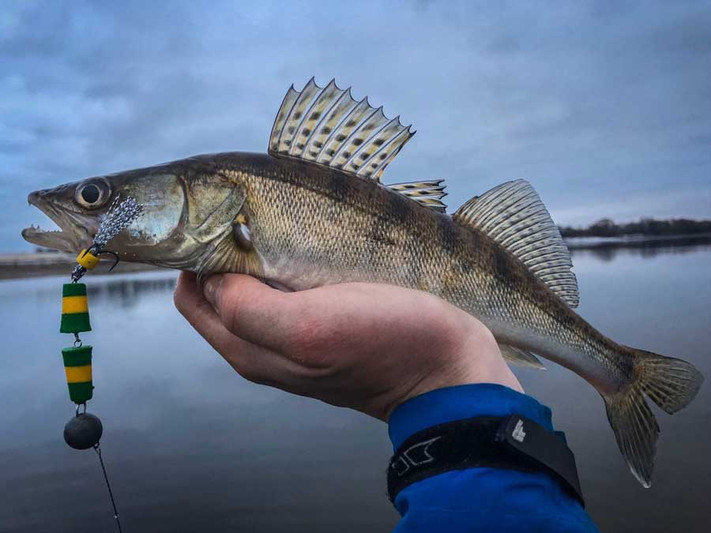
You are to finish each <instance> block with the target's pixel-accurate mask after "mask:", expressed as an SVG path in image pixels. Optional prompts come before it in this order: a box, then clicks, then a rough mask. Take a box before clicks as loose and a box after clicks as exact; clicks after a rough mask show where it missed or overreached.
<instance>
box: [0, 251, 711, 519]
mask: <svg viewBox="0 0 711 533" xmlns="http://www.w3.org/2000/svg"><path fill="white" fill-rule="evenodd" d="M574 253H575V270H576V273H577V275H578V279H579V281H580V289H581V307H580V309H579V311H580V313H581V314H582V315H583V316H584V317H585V318H586V319H588V320H589V321H590V322H591V323H592V324H593V325H594V326H596V327H598V328H600V329H601V330H602V331H604V332H605V333H606V334H608V335H610V336H611V337H612V338H614V339H615V340H618V341H619V342H623V343H625V344H629V345H633V346H638V347H640V348H645V349H650V350H653V351H657V352H660V353H665V354H668V355H674V356H679V357H683V358H685V359H688V360H690V361H692V362H693V363H694V364H696V365H697V366H698V367H699V369H700V370H701V371H702V372H703V373H704V374H706V375H707V376H708V375H710V374H711V358H710V357H709V353H708V346H710V345H711V329H710V328H709V327H708V326H709V323H711V309H710V308H709V305H708V302H709V301H711V268H709V266H711V247H709V246H708V245H707V244H703V245H702V244H699V243H698V242H697V243H687V244H686V245H680V244H679V243H674V244H673V245H669V244H668V243H664V245H663V246H657V247H654V248H650V247H649V246H641V247H632V248H619V247H617V248H614V249H610V248H604V249H597V248H596V249H593V250H587V249H586V250H576V251H575V252H574ZM601 254H604V255H601ZM650 258H654V260H650ZM681 273H683V275H680V274H681ZM175 279H176V273H174V272H170V271H156V272H148V273H143V274H138V275H121V276H115V275H111V276H92V275H90V276H89V277H88V278H87V286H88V288H89V291H90V302H91V303H90V305H91V309H92V323H93V326H94V331H92V332H90V333H87V334H86V336H85V337H86V340H87V342H89V343H91V344H93V345H94V347H95V361H94V382H95V386H96V387H97V388H96V390H95V397H94V400H92V402H91V404H90V410H91V411H94V412H95V413H97V414H99V415H100V416H101V418H102V420H103V421H104V425H105V437H104V440H103V444H102V445H103V447H104V450H105V457H106V459H107V466H108V468H109V470H110V473H111V475H112V478H113V484H114V490H115V492H116V495H117V498H118V501H119V505H120V508H121V511H122V522H123V524H124V528H125V530H126V531H131V532H134V533H136V532H146V533H147V532H151V533H154V532H159V531H166V532H168V531H169V532H171V533H175V532H183V531H184V532H194V531H250V532H251V531H254V532H257V533H262V532H267V531H309V532H317V531H334V530H336V529H337V530H338V531H340V532H341V533H348V532H350V531H353V532H356V531H387V530H389V529H391V528H392V527H393V526H394V524H395V523H396V521H397V516H396V513H395V512H394V511H393V509H392V508H391V506H390V504H389V502H388V501H387V499H386V498H385V497H384V477H383V471H384V468H385V465H386V464H387V460H388V457H389V455H390V452H391V449H390V446H389V443H388V440H387V434H386V428H385V426H384V425H383V424H382V423H380V422H377V421H375V420H371V419H369V418H367V417H365V416H363V415H360V414H358V413H355V412H352V411H348V410H343V409H336V408H333V407H330V406H326V405H325V404H322V403H319V402H316V401H313V400H309V399H306V398H301V397H296V396H291V395H288V394H285V393H282V392H280V391H277V390H274V389H269V388H265V387H261V386H257V385H254V384H251V383H248V382H246V381H244V380H242V379H240V378H239V377H238V376H236V375H235V374H234V373H233V372H232V370H231V369H230V368H229V366H228V365H227V364H226V363H224V361H222V360H221V359H220V358H219V357H217V356H216V355H215V354H214V352H213V351H212V349H211V348H210V347H209V346H208V345H207V344H206V343H205V342H204V341H203V340H202V339H201V338H200V337H199V336H198V335H197V334H196V333H195V332H194V331H192V330H191V329H190V328H189V327H188V326H187V324H186V323H185V321H184V320H183V319H182V317H180V315H179V314H178V313H177V312H176V311H175V309H174V308H173V305H172V297H171V292H172V290H173V287H174V284H175ZM65 281H66V276H62V277H55V278H35V279H26V280H9V281H3V282H0V324H2V327H3V330H2V332H3V339H4V340H3V354H2V357H3V372H2V373H0V403H1V404H2V405H4V406H6V408H5V409H3V410H0V428H2V431H0V530H2V531H3V533H5V532H15V533H29V532H31V531H32V532H34V531H71V532H72V533H84V532H86V533H89V532H92V533H93V532H95V531H112V528H113V527H114V525H113V523H112V517H111V514H110V512H109V509H110V508H109V503H108V500H107V496H106V494H105V492H104V486H103V485H102V483H103V481H102V479H101V475H100V471H99V470H98V465H97V463H96V458H95V457H94V456H93V454H91V453H89V454H88V455H85V454H83V453H82V452H75V451H73V450H70V449H68V448H67V447H66V445H65V444H64V442H63V441H62V437H61V431H62V426H63V424H64V422H65V421H66V420H67V419H68V418H69V417H70V416H71V414H72V412H73V406H72V405H71V403H70V402H69V401H68V399H67V392H66V384H65V382H64V374H63V369H62V363H61V356H60V355H59V353H60V350H61V348H62V347H64V346H66V345H67V344H68V343H69V339H68V338H67V336H65V335H60V334H59V333H58V332H57V329H58V321H59V308H60V294H61V284H62V283H64V282H65ZM547 366H548V371H547V372H537V371H526V370H516V372H517V374H518V375H519V376H520V378H521V380H522V382H523V384H524V387H525V388H526V390H527V391H528V392H529V393H530V394H532V395H534V396H535V397H537V398H539V399H540V400H541V401H542V402H543V403H546V404H548V405H550V406H551V407H552V409H553V413H554V420H555V423H556V425H557V426H558V427H559V428H560V429H562V430H564V431H566V432H567V435H568V440H569V443H570V444H571V447H572V448H573V449H574V450H575V452H576V457H577V463H578V466H579V469H580V477H581V480H582V485H583V490H584V492H585V495H586V498H587V503H588V509H589V511H590V512H591V514H592V515H593V517H594V518H595V520H596V521H597V522H598V524H599V526H600V527H601V529H602V530H603V531H639V532H642V531H644V532H650V531H660V532H661V531H680V530H683V531H687V532H702V531H706V530H707V527H706V526H707V518H708V494H709V493H711V478H710V477H709V475H708V472H709V471H711V459H710V458H709V454H708V450H709V449H711V432H709V431H708V428H709V427H710V426H711V394H710V391H709V387H708V386H705V387H703V388H702V390H701V393H700V396H699V398H698V399H697V401H696V402H695V403H694V404H692V405H691V406H690V407H688V408H687V409H685V410H684V411H683V412H682V413H679V414H678V415H675V416H672V417H670V416H665V415H663V414H660V415H659V423H660V426H661V428H662V436H661V441H660V447H659V459H658V463H657V469H656V473H655V485H654V486H653V487H652V488H651V489H649V490H643V489H641V488H640V487H639V485H638V484H637V483H636V481H635V480H634V479H633V478H632V476H631V475H629V473H628V470H627V467H626V466H625V465H624V463H623V461H622V459H621V456H620V454H619V452H618V451H617V449H616V445H615V442H614V437H613V436H612V432H611V431H610V429H609V427H608V423H607V420H606V417H605V411H604V407H603V405H602V401H601V399H600V397H599V395H598V394H597V393H596V392H595V391H594V390H593V389H592V388H591V387H588V386H587V385H585V384H584V383H583V382H581V380H580V378H578V377H577V376H575V375H574V374H572V373H570V372H568V371H567V370H565V369H562V368H560V367H557V366H555V365H554V364H550V363H549V364H548V365H547ZM656 412H657V413H658V412H659V411H658V410H656ZM699 428H701V430H700V429H699Z"/></svg>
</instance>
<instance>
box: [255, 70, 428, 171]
mask: <svg viewBox="0 0 711 533" xmlns="http://www.w3.org/2000/svg"><path fill="white" fill-rule="evenodd" d="M414 134H415V132H411V131H410V126H407V127H405V126H403V125H402V124H401V123H400V119H399V117H396V118H394V119H392V120H390V119H388V118H387V117H386V116H385V115H384V114H383V108H382V107H379V108H377V109H376V108H374V107H372V106H371V105H370V103H369V102H368V99H367V98H364V99H363V100H361V101H360V102H356V101H355V100H354V99H353V97H352V96H351V90H350V88H349V89H339V88H338V86H337V85H336V82H335V81H334V80H331V82H330V83H329V84H328V85H327V86H326V87H324V88H321V87H319V86H318V85H316V82H314V79H313V78H311V80H310V81H309V82H308V83H307V84H306V86H305V87H304V88H303V90H301V91H296V90H295V89H294V86H293V85H292V86H291V88H290V89H289V90H288V91H287V93H286V96H285V97H284V100H283V102H282V103H281V107H280V108H279V112H278V113H277V116H276V119H275V120H274V126H273V127H272V133H271V136H270V138H269V153H270V154H271V155H276V156H287V157H294V158H298V159H303V160H306V161H310V162H313V163H317V164H320V165H325V166H329V167H333V168H337V169H339V170H344V171H346V172H351V173H353V174H356V175H358V176H361V177H365V178H373V179H375V180H376V181H379V180H380V176H381V174H382V173H383V170H385V167H386V166H387V165H388V164H389V163H390V162H391V161H392V160H393V159H394V158H395V156H396V155H397V153H398V152H399V151H400V149H401V148H402V147H403V146H404V145H405V143H406V142H407V141H408V140H410V138H411V137H412V136H413V135H414Z"/></svg>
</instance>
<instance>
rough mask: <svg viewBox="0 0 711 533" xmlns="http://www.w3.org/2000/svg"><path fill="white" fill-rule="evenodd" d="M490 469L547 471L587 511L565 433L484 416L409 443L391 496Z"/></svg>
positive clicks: (514, 418)
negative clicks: (425, 482)
mask: <svg viewBox="0 0 711 533" xmlns="http://www.w3.org/2000/svg"><path fill="white" fill-rule="evenodd" d="M477 467H490V468H503V469H509V470H519V471H522V472H545V473H547V474H549V475H552V476H553V477H554V478H556V479H557V480H558V481H559V482H560V483H561V484H562V485H563V487H564V488H565V489H566V490H567V491H568V492H569V493H570V494H571V496H573V497H575V498H576V499H577V500H578V501H580V503H581V504H582V505H583V506H585V502H584V501H583V495H582V492H581V490H580V481H579V480H578V471H577V469H576V467H575V457H574V456H573V452H572V451H570V448H568V446H567V445H566V443H565V440H564V438H563V437H562V435H560V434H556V433H551V432H550V431H548V430H547V429H545V428H544V427H542V426H540V425H538V424H536V423H535V422H533V421H532V420H529V419H528V418H524V417H522V416H519V415H511V416H506V417H492V416H483V417H478V418H470V419H467V420H457V421H456V422H449V423H446V424H440V425H439V426H434V427H431V428H428V429H426V430H424V431H421V432H419V433H415V434H414V435H412V436H411V437H410V438H408V439H407V440H406V441H405V442H404V443H403V444H402V446H400V448H398V450H397V452H395V455H393V457H392V459H390V466H389V467H388V496H389V497H390V501H392V502H394V501H395V497H396V496H397V494H398V493H399V492H400V491H401V490H402V489H404V488H405V487H407V486H408V485H411V484H412V483H415V482H416V481H420V480H422V479H425V478H428V477H431V476H436V475H437V474H441V473H443V472H449V471H451V470H464V469H467V468H477Z"/></svg>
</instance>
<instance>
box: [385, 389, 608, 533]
mask: <svg viewBox="0 0 711 533" xmlns="http://www.w3.org/2000/svg"><path fill="white" fill-rule="evenodd" d="M510 414H519V415H522V416H525V417H527V418H530V419H531V420H533V421H535V422H537V423H538V424H540V425H541V426H543V427H545V428H546V429H548V430H549V431H553V425H552V423H551V411H550V409H549V408H548V407H546V406H544V405H541V404H540V403H538V402H537V401H536V400H534V399H533V398H531V397H530V396H526V395H525V394H520V393H518V392H516V391H514V390H512V389H510V388H508V387H503V386H501V385H494V384H488V383H484V384H477V385H461V386H458V387H448V388H444V389H438V390H435V391H432V392H428V393H426V394H423V395H421V396H417V397H415V398H411V399H410V400H408V401H406V402H405V403H403V404H401V405H400V406H398V407H397V408H396V409H395V411H393V413H392V415H391V417H390V421H389V433H390V440H391V441H392V443H393V448H394V449H397V448H399V446H400V445H401V444H402V443H403V442H404V441H405V440H406V439H407V438H408V437H410V436H411V435H413V434H414V433H417V432H418V431H422V430H424V429H427V428H429V427H432V426H435V425H438V424H443V423H445V422H452V421H455V420H461V419H465V418H473V417H477V416H506V415H510ZM395 507H396V508H397V510H398V512H399V513H400V515H401V516H402V520H400V522H399V523H398V525H397V527H396V528H395V532H396V533H414V532H438V531H447V532H450V533H459V532H464V531H477V532H479V531H497V532H507V531H516V532H521V531H526V532H528V531H541V532H544V531H545V532H558V531H560V532H562V531H566V532H579V531H585V532H592V531H597V528H596V527H595V525H594V524H593V522H592V520H591V519H590V517H589V516H588V514H587V513H586V512H585V510H584V509H583V507H582V506H581V505H580V503H579V502H578V501H577V500H575V499H574V498H573V497H571V496H569V495H568V494H567V493H566V492H565V491H564V489H563V488H562V486H561V485H560V484H559V482H558V481H556V480H555V479H554V478H553V477H552V476H549V475H548V474H545V473H528V472H518V471H516V470H504V469H497V468H470V469H467V470H454V471H450V472H445V473H443V474H439V475H436V476H432V477H430V478H427V479H424V480H422V481H418V482H416V483H413V484H412V485H409V486H408V487H406V488H405V489H403V490H402V491H400V493H399V494H398V495H397V497H396V499H395Z"/></svg>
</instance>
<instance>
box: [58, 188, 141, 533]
mask: <svg viewBox="0 0 711 533" xmlns="http://www.w3.org/2000/svg"><path fill="white" fill-rule="evenodd" d="M142 210H143V208H142V206H141V205H140V204H138V202H136V200H135V199H134V198H131V197H128V198H126V199H125V200H120V199H119V197H116V199H115V200H114V201H113V203H112V204H111V207H110V208H109V210H108V212H107V213H106V216H105V217H104V219H103V220H102V221H101V224H100V226H99V229H98V231H97V232H96V235H95V237H94V240H93V242H92V244H91V246H90V247H89V248H86V249H84V250H82V251H81V252H80V253H79V255H78V256H77V264H76V266H75V267H74V270H73V271H72V273H71V279H72V281H71V283H65V284H64V286H63V287H62V319H61V324H60V327H59V331H60V332H61V333H71V334H73V335H74V345H73V346H70V347H68V348H64V349H62V359H63V360H64V372H65V374H66V378H67V386H68V388H69V399H70V400H71V401H73V402H74V403H75V404H76V412H75V416H74V417H72V418H71V420H69V422H67V424H66V425H65V426H64V440H65V441H66V443H67V444H68V445H69V446H71V447H72V448H74V449H76V450H88V449H90V448H93V449H94V451H96V453H97V455H98V456H99V463H100V464H101V470H102V472H103V474H104V480H105V481H106V487H107V488H108V491H109V497H110V498H111V505H112V507H113V511H114V518H115V519H116V525H117V527H118V530H119V533H120V532H121V522H120V521H119V514H118V510H117V508H116V502H115V500H114V496H113V493H112V491H111V485H110V483H109V478H108V475H107V474H106V468H105V466H104V460H103V458H102V456H101V448H100V446H99V441H100V439H101V435H102V434H103V431H104V428H103V425H102V424H101V420H100V419H99V417H98V416H96V415H93V414H90V413H87V412H86V402H88V401H89V400H91V399H92V397H93V395H94V382H93V379H92V351H93V347H92V346H89V345H84V344H83V342H82V340H81V338H80V337H79V334H80V333H85V332H87V331H91V322H90V320H89V302H88V299H87V291H86V285H85V284H84V283H79V280H80V279H81V278H82V277H83V276H84V274H86V273H87V272H88V271H89V270H92V269H93V268H95V267H96V266H97V265H98V264H99V260H100V257H101V255H104V254H109V255H113V256H114V258H115V262H114V264H113V266H112V267H111V270H113V269H114V267H115V266H116V265H117V264H118V261H119V259H118V255H117V254H115V253H114V252H111V251H109V250H105V249H104V247H105V246H106V245H107V244H108V243H109V241H110V240H111V239H113V238H114V237H115V236H116V235H118V234H119V233H120V232H121V231H122V230H123V229H125V228H126V227H127V226H128V225H129V224H130V223H131V222H133V221H134V220H135V219H136V218H138V217H139V216H140V214H141V212H142ZM82 408H83V409H82ZM80 411H81V412H80Z"/></svg>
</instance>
